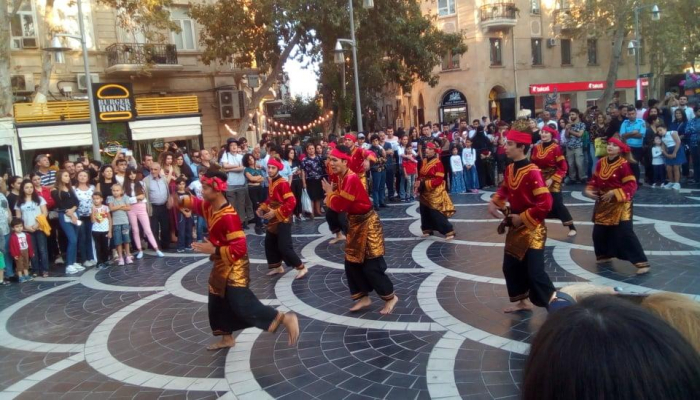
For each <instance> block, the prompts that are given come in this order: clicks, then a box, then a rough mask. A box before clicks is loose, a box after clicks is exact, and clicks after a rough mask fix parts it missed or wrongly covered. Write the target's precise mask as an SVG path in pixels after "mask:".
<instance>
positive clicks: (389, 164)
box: [379, 127, 399, 201]
mask: <svg viewBox="0 0 700 400" xmlns="http://www.w3.org/2000/svg"><path fill="white" fill-rule="evenodd" d="M379 139H380V141H381V143H382V147H383V148H384V152H386V163H385V164H384V166H385V167H386V188H387V193H388V196H389V201H395V200H396V199H397V198H398V196H397V195H396V190H395V188H396V153H397V152H398V150H399V140H398V138H397V137H395V136H394V128H391V127H390V128H387V130H386V133H384V132H380V133H379Z"/></svg>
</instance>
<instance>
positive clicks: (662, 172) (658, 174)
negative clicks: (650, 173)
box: [652, 164, 666, 185]
mask: <svg viewBox="0 0 700 400" xmlns="http://www.w3.org/2000/svg"><path fill="white" fill-rule="evenodd" d="M652 167H653V169H654V183H655V184H657V185H663V184H664V180H665V179H666V166H665V165H664V164H660V165H653V166H652Z"/></svg>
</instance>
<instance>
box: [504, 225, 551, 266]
mask: <svg viewBox="0 0 700 400" xmlns="http://www.w3.org/2000/svg"><path fill="white" fill-rule="evenodd" d="M546 241H547V227H546V226H545V225H544V224H539V225H537V227H536V228H535V229H533V230H530V229H528V227H527V226H525V224H523V225H520V226H519V227H517V228H508V234H507V235H506V253H507V254H510V255H511V256H513V257H515V258H517V259H518V260H520V261H522V260H523V258H525V253H527V251H528V249H535V250H541V249H544V243H545V242H546Z"/></svg>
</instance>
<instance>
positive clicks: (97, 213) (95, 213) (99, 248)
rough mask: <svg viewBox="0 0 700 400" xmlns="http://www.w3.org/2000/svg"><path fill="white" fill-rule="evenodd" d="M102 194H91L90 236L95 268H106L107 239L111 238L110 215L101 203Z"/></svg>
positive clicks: (107, 256)
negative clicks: (94, 252)
mask: <svg viewBox="0 0 700 400" xmlns="http://www.w3.org/2000/svg"><path fill="white" fill-rule="evenodd" d="M103 202H104V196H102V193H100V192H94V193H93V194H92V204H93V207H92V214H91V215H90V219H92V238H93V240H94V241H95V250H96V253H97V269H103V268H107V266H108V264H107V262H108V261H109V239H111V238H112V217H111V216H110V213H109V207H107V206H106V205H104V204H102V203H103Z"/></svg>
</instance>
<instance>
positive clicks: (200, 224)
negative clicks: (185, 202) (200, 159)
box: [188, 166, 207, 243]
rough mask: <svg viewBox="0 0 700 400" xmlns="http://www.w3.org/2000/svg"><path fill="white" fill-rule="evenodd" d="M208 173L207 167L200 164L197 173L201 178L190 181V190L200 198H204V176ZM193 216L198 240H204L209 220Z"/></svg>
mask: <svg viewBox="0 0 700 400" xmlns="http://www.w3.org/2000/svg"><path fill="white" fill-rule="evenodd" d="M206 173H207V167H203V166H199V167H198V168H197V174H198V175H199V179H197V180H194V181H192V183H190V186H189V187H188V188H189V189H190V192H192V193H194V195H195V196H197V198H198V199H200V200H203V197H202V178H203V177H204V174H206ZM193 218H195V221H196V222H195V226H196V227H197V241H198V242H199V243H202V242H204V230H206V229H207V221H206V220H205V219H204V218H203V217H200V216H198V215H195V216H194V217H193Z"/></svg>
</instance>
